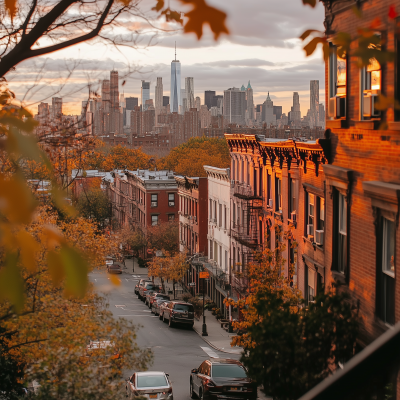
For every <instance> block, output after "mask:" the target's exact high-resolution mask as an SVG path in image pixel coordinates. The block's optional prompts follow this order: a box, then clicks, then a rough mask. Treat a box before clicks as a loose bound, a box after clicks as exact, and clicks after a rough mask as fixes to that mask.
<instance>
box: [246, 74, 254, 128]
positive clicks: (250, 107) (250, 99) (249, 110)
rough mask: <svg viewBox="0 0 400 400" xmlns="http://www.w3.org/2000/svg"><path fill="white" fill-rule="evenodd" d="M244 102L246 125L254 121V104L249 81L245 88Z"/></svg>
mask: <svg viewBox="0 0 400 400" xmlns="http://www.w3.org/2000/svg"><path fill="white" fill-rule="evenodd" d="M246 102H247V118H248V121H247V124H249V123H251V122H252V121H253V120H254V102H253V88H252V87H251V85H250V81H249V83H248V84H247V88H246Z"/></svg>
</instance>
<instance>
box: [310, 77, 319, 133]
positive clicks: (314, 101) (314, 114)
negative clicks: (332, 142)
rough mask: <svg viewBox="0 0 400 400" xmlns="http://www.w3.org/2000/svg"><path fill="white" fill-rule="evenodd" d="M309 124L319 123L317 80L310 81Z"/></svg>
mask: <svg viewBox="0 0 400 400" xmlns="http://www.w3.org/2000/svg"><path fill="white" fill-rule="evenodd" d="M310 111H311V115H310V117H311V119H312V121H310V126H317V125H319V81H310Z"/></svg>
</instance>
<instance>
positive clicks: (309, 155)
mask: <svg viewBox="0 0 400 400" xmlns="http://www.w3.org/2000/svg"><path fill="white" fill-rule="evenodd" d="M225 139H226V141H227V143H228V146H229V149H230V151H231V152H246V153H248V152H249V151H250V152H252V153H253V154H255V155H259V156H260V157H261V158H262V160H263V164H264V165H266V163H267V160H269V162H270V164H271V166H272V167H274V165H275V163H278V165H279V167H280V168H281V169H282V167H283V163H284V162H286V163H287V166H288V169H290V167H291V164H292V162H296V164H297V166H302V167H303V168H304V172H306V171H307V167H308V164H310V163H311V164H313V165H314V168H315V174H316V175H317V176H318V170H319V166H320V165H321V164H328V163H329V160H330V148H331V142H330V139H317V140H316V141H315V142H302V141H297V140H292V139H289V140H283V141H268V140H261V139H260V137H258V136H257V135H241V134H228V133H226V134H225Z"/></svg>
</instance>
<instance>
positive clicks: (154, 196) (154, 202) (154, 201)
mask: <svg viewBox="0 0 400 400" xmlns="http://www.w3.org/2000/svg"><path fill="white" fill-rule="evenodd" d="M157 206H158V194H152V195H151V207H157Z"/></svg>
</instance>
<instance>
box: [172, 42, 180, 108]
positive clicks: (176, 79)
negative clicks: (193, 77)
mask: <svg viewBox="0 0 400 400" xmlns="http://www.w3.org/2000/svg"><path fill="white" fill-rule="evenodd" d="M180 105H182V103H181V63H180V62H179V60H177V59H176V45H175V60H172V62H171V97H170V110H171V112H176V113H178V112H179V106H180Z"/></svg>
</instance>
